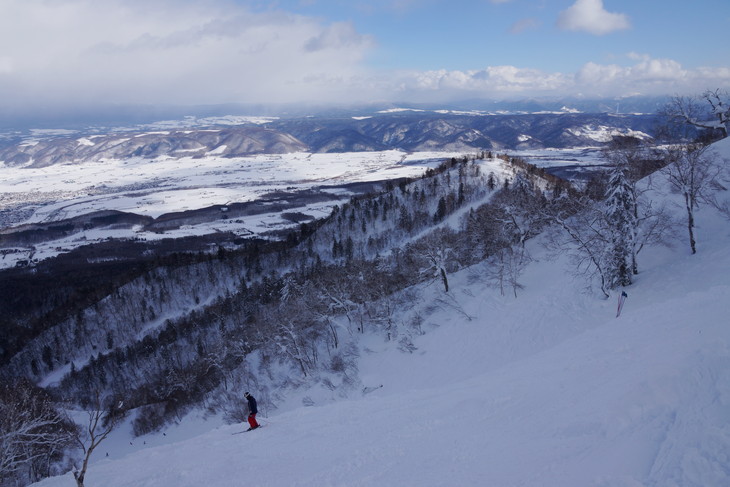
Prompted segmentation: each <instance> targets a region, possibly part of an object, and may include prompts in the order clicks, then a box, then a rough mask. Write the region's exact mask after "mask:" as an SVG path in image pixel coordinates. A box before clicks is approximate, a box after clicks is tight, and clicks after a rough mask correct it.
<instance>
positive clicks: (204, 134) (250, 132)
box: [0, 107, 657, 167]
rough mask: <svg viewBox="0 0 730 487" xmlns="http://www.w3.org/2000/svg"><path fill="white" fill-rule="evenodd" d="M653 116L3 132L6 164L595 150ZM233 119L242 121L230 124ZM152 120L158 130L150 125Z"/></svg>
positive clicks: (192, 123)
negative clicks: (303, 154) (295, 154)
mask: <svg viewBox="0 0 730 487" xmlns="http://www.w3.org/2000/svg"><path fill="white" fill-rule="evenodd" d="M656 122H657V120H656V115H651V114H614V113H581V112H577V111H576V110H575V109H571V108H567V107H562V108H561V109H560V110H558V111H556V112H539V113H508V114H496V113H492V112H478V111H471V112H463V111H454V110H433V111H427V110H423V109H413V108H405V109H404V108H390V109H385V110H379V111H376V112H374V113H371V114H369V115H360V116H353V115H349V116H344V115H343V116H326V117H324V116H321V117H304V118H265V119H250V118H244V117H238V118H236V117H233V118H217V119H216V118H214V119H211V118H206V119H195V118H194V117H189V118H188V119H186V120H183V121H180V122H165V123H164V124H158V125H157V127H160V126H162V127H163V128H164V129H163V130H160V129H157V128H155V126H149V125H148V126H146V127H141V128H140V127H138V128H136V130H135V129H129V128H127V129H124V130H120V129H115V130H108V131H106V132H105V131H104V130H102V129H99V128H95V129H86V130H78V131H68V130H65V131H60V132H49V131H35V132H32V134H31V135H30V136H29V135H25V136H24V135H14V136H7V135H6V137H5V138H4V141H3V142H2V145H0V162H4V163H5V164H7V165H12V166H33V167H44V166H48V165H52V164H57V163H83V162H89V161H95V160H102V159H128V158H133V157H143V158H150V159H152V158H156V157H163V156H164V157H172V158H182V157H195V158H200V157H206V156H217V157H241V156H249V155H254V154H280V153H291V152H314V153H324V152H360V151H380V150H389V149H399V150H404V151H441V150H446V151H462V150H464V151H470V150H475V149H476V150H504V149H537V148H567V147H589V146H597V145H602V144H605V143H607V142H610V141H611V140H612V139H613V138H614V137H618V136H632V137H638V138H644V139H648V138H651V136H652V134H653V133H654V128H655V126H656ZM232 123H236V125H231V124H232ZM151 127H152V129H150V128H151Z"/></svg>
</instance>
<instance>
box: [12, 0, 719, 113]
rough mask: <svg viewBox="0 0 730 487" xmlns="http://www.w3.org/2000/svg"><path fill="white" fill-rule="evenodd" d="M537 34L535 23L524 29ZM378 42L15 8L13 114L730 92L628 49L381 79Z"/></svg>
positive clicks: (243, 11)
mask: <svg viewBox="0 0 730 487" xmlns="http://www.w3.org/2000/svg"><path fill="white" fill-rule="evenodd" d="M409 3H410V0H406V2H405V3H404V5H405V4H409ZM579 3H580V2H577V3H576V4H575V5H578V4H579ZM598 5H599V6H600V5H601V4H600V2H598ZM601 10H602V8H601ZM518 24H519V23H518ZM534 25H535V24H534V22H533V21H531V20H530V19H525V20H524V21H523V23H521V24H520V25H517V24H516V25H515V26H513V29H514V30H515V32H517V31H520V30H521V29H525V28H532V26H534ZM375 45H376V41H375V39H374V38H372V37H371V36H368V35H366V34H363V33H362V32H359V31H358V30H357V29H356V28H355V26H354V25H353V24H352V23H350V22H325V21H323V20H321V19H319V18H313V17H308V16H303V15H294V14H290V13H287V12H284V11H281V10H267V11H264V12H256V11H252V10H250V9H248V8H246V7H244V6H243V5H242V3H241V2H240V1H239V0H105V1H104V2H99V1H98V0H54V1H52V2H51V1H47V0H2V1H0V111H1V110H5V109H6V108H10V111H9V112H15V113H21V112H22V110H23V109H24V107H27V106H35V107H41V108H42V110H44V111H46V110H49V109H52V108H58V109H59V111H60V109H61V107H62V106H64V107H69V106H70V107H82V108H87V109H88V108H89V107H91V108H92V109H93V108H94V107H96V106H100V105H105V106H109V105H125V104H134V105H140V104H147V105H156V106H159V105H176V106H189V105H214V104H223V103H253V104H257V105H273V104H279V103H321V104H327V103H331V104H338V103H359V102H373V101H376V100H377V101H394V100H399V101H424V102H429V101H433V102H439V101H448V100H452V99H464V98H478V97H483V98H503V97H516V96H539V95H566V94H575V93H583V94H586V95H605V96H613V95H621V94H626V93H634V92H641V93H646V94H673V93H678V92H685V93H692V92H702V91H704V90H705V89H707V88H720V89H730V68H727V67H722V68H713V67H704V68H696V69H688V68H686V67H684V66H682V65H681V64H680V63H679V62H677V61H675V60H672V59H654V58H652V57H651V56H650V55H648V54H642V53H637V52H634V53H629V54H627V59H628V60H629V62H628V64H630V65H628V66H622V65H620V64H598V63H587V64H585V65H584V66H582V67H581V68H580V69H579V70H577V71H576V72H550V71H545V70H540V69H534V68H531V67H529V66H509V65H500V66H486V67H483V68H480V69H471V70H469V69H462V70H420V71H419V70H410V71H391V70H388V71H380V72H377V71H375V70H374V69H372V68H368V67H367V63H366V60H367V57H368V56H369V55H370V53H371V52H373V50H374V48H375ZM9 112H3V113H9Z"/></svg>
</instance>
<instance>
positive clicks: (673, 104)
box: [660, 89, 730, 137]
mask: <svg viewBox="0 0 730 487" xmlns="http://www.w3.org/2000/svg"><path fill="white" fill-rule="evenodd" d="M728 98H729V96H728V93H727V92H726V91H721V90H719V89H718V90H715V91H712V90H707V91H705V92H704V93H703V94H702V95H701V96H699V97H697V96H680V95H677V96H674V97H673V98H672V100H671V101H670V102H669V103H668V104H667V105H665V106H664V108H663V109H662V110H661V111H660V113H661V114H662V115H664V116H665V117H666V118H667V120H668V121H669V122H670V123H673V124H676V125H679V126H681V125H689V126H693V127H697V128H701V129H708V130H719V131H720V132H721V134H722V137H727V134H728V124H730V103H729V102H728Z"/></svg>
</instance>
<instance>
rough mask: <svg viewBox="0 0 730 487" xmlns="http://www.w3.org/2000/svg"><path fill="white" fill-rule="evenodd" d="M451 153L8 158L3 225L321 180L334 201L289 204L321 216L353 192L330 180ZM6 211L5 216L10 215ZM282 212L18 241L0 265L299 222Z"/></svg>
mask: <svg viewBox="0 0 730 487" xmlns="http://www.w3.org/2000/svg"><path fill="white" fill-rule="evenodd" d="M460 155H461V154H460V153H458V154H457V153H451V152H418V153H406V152H402V151H395V150H393V151H382V152H354V153H337V154H311V153H292V154H267V155H260V156H251V157H241V158H224V157H216V156H215V155H211V156H208V157H204V158H192V157H185V158H181V159H172V158H162V157H161V158H157V159H143V158H134V159H126V160H102V161H96V162H90V163H84V164H78V163H68V164H58V165H52V166H48V167H43V168H32V167H13V166H6V165H4V164H2V163H0V231H1V230H2V229H3V227H4V226H17V225H20V224H25V223H39V222H55V221H59V220H63V219H67V218H73V217H77V216H80V215H85V214H88V213H92V212H95V211H102V210H118V211H123V212H129V213H135V214H138V215H146V216H150V217H158V216H160V215H162V214H165V213H172V212H182V211H186V210H195V209H199V208H206V207H210V206H214V205H230V204H232V203H243V202H249V201H255V200H258V199H261V198H262V197H263V196H264V195H267V194H269V193H272V192H275V191H287V192H289V193H292V194H294V193H296V192H298V191H304V190H309V189H312V188H318V189H320V190H321V191H322V192H323V193H325V194H331V195H332V199H331V200H328V201H318V202H316V203H308V204H304V205H302V206H301V207H297V208H292V209H290V210H289V211H294V212H300V213H303V214H306V215H308V216H310V217H312V218H322V217H324V216H327V215H329V213H330V212H331V210H332V207H333V206H334V205H336V204H339V203H342V200H341V199H340V198H344V199H345V200H346V199H347V198H349V197H350V196H352V194H353V193H352V192H349V191H347V190H346V189H343V188H336V187H332V188H329V187H330V186H337V185H343V184H348V183H357V182H369V181H379V180H387V179H395V178H400V177H418V176H421V175H422V174H423V173H424V171H426V169H428V168H434V167H437V166H438V165H439V164H441V163H442V162H443V161H444V160H446V159H448V158H450V157H454V156H460ZM3 212H5V215H3ZM4 219H5V220H10V221H11V224H7V223H5V224H4V221H3V220H4ZM296 225H297V224H296V223H293V222H291V221H288V220H286V219H284V218H282V215H281V213H280V212H272V213H265V214H257V215H250V216H241V217H236V218H231V219H225V220H224V219H218V220H214V221H210V222H205V223H200V224H196V225H194V226H182V227H180V228H177V229H169V230H167V231H165V232H164V233H156V232H153V231H145V230H144V229H143V228H126V229H119V228H95V229H93V230H90V231H84V232H78V233H74V234H71V235H68V236H67V237H64V238H60V239H58V240H53V241H48V242H43V243H37V244H36V245H34V246H33V247H32V248H17V249H11V252H4V253H3V254H2V255H1V256H0V268H3V267H13V266H15V265H16V264H17V263H18V262H19V261H27V260H30V259H31V257H32V258H33V259H34V260H43V259H46V258H49V257H53V256H56V255H58V254H60V253H62V252H68V251H70V250H72V249H74V248H76V247H79V246H81V245H86V244H88V243H92V242H99V241H104V240H107V239H141V240H156V239H161V238H179V237H186V236H191V235H206V234H211V233H217V232H231V233H234V234H237V235H241V236H244V237H248V236H251V235H260V234H263V233H266V232H269V231H271V230H278V229H282V228H288V227H292V226H296Z"/></svg>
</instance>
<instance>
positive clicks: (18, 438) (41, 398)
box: [0, 379, 73, 484]
mask: <svg viewBox="0 0 730 487" xmlns="http://www.w3.org/2000/svg"><path fill="white" fill-rule="evenodd" d="M72 427H73V426H72V423H71V422H69V421H66V418H65V417H64V415H63V414H62V413H61V412H60V411H59V410H58V409H57V408H56V407H55V406H54V404H53V402H52V401H51V398H50V397H49V396H48V394H46V393H45V392H44V391H43V390H41V389H39V388H38V387H36V386H34V385H33V384H31V383H30V382H28V381H26V380H22V379H21V380H18V381H15V382H13V383H6V384H3V385H2V386H1V387H0V479H2V481H5V480H7V481H10V480H11V479H15V480H17V481H19V482H21V483H23V484H24V483H26V482H25V481H30V482H35V481H37V480H40V479H41V478H42V477H44V476H47V475H48V474H49V472H48V470H49V468H48V466H49V465H50V463H51V461H52V460H53V457H54V456H55V455H58V454H59V453H60V452H62V451H63V449H64V448H65V447H67V446H68V445H69V444H70V440H71V431H72ZM19 477H20V478H19Z"/></svg>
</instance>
